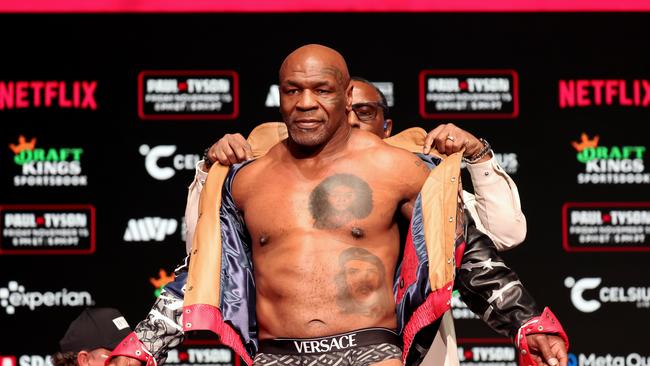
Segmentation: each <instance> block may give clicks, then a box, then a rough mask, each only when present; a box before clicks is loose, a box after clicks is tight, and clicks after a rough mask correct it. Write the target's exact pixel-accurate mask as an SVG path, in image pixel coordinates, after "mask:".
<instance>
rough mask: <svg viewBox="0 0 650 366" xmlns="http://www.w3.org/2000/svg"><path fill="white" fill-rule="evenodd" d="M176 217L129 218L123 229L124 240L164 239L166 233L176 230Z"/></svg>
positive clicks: (172, 232) (169, 233) (170, 233)
mask: <svg viewBox="0 0 650 366" xmlns="http://www.w3.org/2000/svg"><path fill="white" fill-rule="evenodd" d="M177 227H178V221H176V219H163V218H161V217H144V218H141V219H130V220H129V223H128V225H127V227H126V230H125V231H124V241H159V242H160V241H164V240H165V237H167V235H172V234H174V233H175V232H176V228H177Z"/></svg>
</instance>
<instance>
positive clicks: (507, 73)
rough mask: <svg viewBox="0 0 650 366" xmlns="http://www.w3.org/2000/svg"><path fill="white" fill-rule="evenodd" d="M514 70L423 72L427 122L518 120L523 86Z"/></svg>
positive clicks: (423, 106) (422, 94) (422, 109)
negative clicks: (453, 119) (474, 119)
mask: <svg viewBox="0 0 650 366" xmlns="http://www.w3.org/2000/svg"><path fill="white" fill-rule="evenodd" d="M518 83H519V82H518V76H517V72H515V71H513V70H422V71H420V87H419V89H420V90H419V91H420V115H421V116H422V117H423V118H429V119H437V118H458V119H466V118H517V116H518V115H519V95H518V94H519V86H518V85H519V84H518Z"/></svg>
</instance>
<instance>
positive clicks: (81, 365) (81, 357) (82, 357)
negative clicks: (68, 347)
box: [77, 351, 90, 366]
mask: <svg viewBox="0 0 650 366" xmlns="http://www.w3.org/2000/svg"><path fill="white" fill-rule="evenodd" d="M89 357H90V355H89V354H88V352H87V351H79V353H77V366H87V365H88V358H89Z"/></svg>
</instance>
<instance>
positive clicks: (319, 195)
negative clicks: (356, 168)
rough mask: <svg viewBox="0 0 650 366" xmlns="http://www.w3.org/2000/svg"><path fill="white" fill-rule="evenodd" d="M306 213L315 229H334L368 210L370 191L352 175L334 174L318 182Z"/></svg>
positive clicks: (370, 200)
mask: <svg viewBox="0 0 650 366" xmlns="http://www.w3.org/2000/svg"><path fill="white" fill-rule="evenodd" d="M309 212H310V213H311V216H312V218H313V219H314V227H315V228H317V229H337V228H340V227H341V226H343V225H345V224H347V223H349V222H350V221H352V220H359V219H363V218H365V217H368V215H370V212H372V190H371V189H370V186H369V185H368V183H366V182H365V181H363V180H362V179H361V178H359V177H357V176H355V175H352V174H336V175H333V176H331V177H327V178H326V179H325V180H323V181H322V182H320V184H318V186H316V188H314V190H313V191H312V192H311V194H310V195H309Z"/></svg>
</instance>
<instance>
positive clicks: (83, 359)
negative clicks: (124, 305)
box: [52, 308, 131, 366]
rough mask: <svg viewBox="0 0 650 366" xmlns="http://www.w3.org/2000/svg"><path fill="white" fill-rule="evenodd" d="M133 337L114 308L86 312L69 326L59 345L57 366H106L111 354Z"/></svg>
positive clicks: (124, 321) (56, 357) (53, 361)
mask: <svg viewBox="0 0 650 366" xmlns="http://www.w3.org/2000/svg"><path fill="white" fill-rule="evenodd" d="M129 333H131V327H130V326H129V323H127V321H126V319H124V316H122V314H121V313H120V312H119V311H118V310H117V309H114V308H86V309H84V311H83V312H82V313H81V314H80V315H79V316H78V317H77V318H76V319H75V320H73V321H72V323H70V326H69V327H68V330H67V331H66V332H65V335H64V336H63V338H62V339H61V340H60V341H59V347H60V349H61V351H60V352H57V353H55V354H54V355H53V356H52V364H53V365H54V366H103V365H104V362H105V361H106V359H107V358H108V355H109V354H110V353H111V351H112V350H113V349H114V348H115V347H116V346H117V345H118V344H119V343H120V341H121V340H122V339H123V338H124V337H126V336H127V335H128V334H129Z"/></svg>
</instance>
